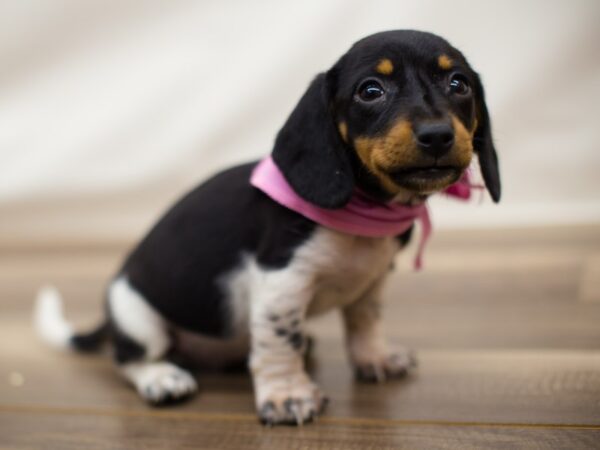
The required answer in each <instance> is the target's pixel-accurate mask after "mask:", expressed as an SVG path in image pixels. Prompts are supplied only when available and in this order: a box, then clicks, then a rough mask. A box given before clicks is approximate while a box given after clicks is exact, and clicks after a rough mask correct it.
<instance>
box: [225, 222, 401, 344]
mask: <svg viewBox="0 0 600 450" xmlns="http://www.w3.org/2000/svg"><path fill="white" fill-rule="evenodd" d="M398 247H399V244H398V242H397V240H396V239H394V238H367V237H358V236H350V235H347V234H343V233H338V232H336V231H332V230H329V229H327V228H323V227H320V228H318V229H317V230H316V231H315V233H314V234H313V236H312V237H311V238H310V239H309V240H308V241H307V242H305V243H304V244H303V245H302V246H301V247H299V248H298V249H297V251H296V253H295V254H294V256H293V258H292V260H291V261H290V262H289V264H288V265H287V266H286V267H285V268H282V269H277V270H273V269H265V268H262V267H260V266H259V265H258V264H257V263H256V260H255V258H254V257H253V256H252V255H247V256H246V258H245V260H244V262H243V264H242V265H241V266H240V267H238V269H236V270H235V271H234V272H232V273H230V274H228V275H227V276H226V277H225V278H223V279H222V280H221V282H222V286H223V287H224V288H225V290H226V292H227V293H228V304H229V308H230V313H231V315H232V323H233V329H234V332H235V333H240V332H241V333H243V332H244V331H246V330H248V317H249V310H250V303H251V302H260V301H261V298H264V297H273V296H274V295H275V296H277V295H279V296H280V301H279V303H280V305H281V307H282V309H285V308H294V307H302V308H306V312H307V315H309V316H310V315H316V314H321V313H324V312H326V311H328V310H330V309H333V308H339V307H342V306H344V305H348V304H350V303H352V302H353V301H355V300H357V299H358V298H360V296H361V295H362V294H363V293H364V292H365V291H366V290H367V289H368V288H369V287H370V286H371V285H372V284H373V283H374V282H375V281H377V280H378V279H379V278H381V277H382V276H383V275H384V274H385V273H387V271H388V270H389V267H390V264H391V263H392V260H393V258H394V255H395V253H396V252H397V250H398ZM297 292H310V293H311V295H310V297H311V300H310V301H309V302H308V304H301V303H300V304H299V302H301V301H300V299H297V298H295V295H296V294H295V293H297Z"/></svg>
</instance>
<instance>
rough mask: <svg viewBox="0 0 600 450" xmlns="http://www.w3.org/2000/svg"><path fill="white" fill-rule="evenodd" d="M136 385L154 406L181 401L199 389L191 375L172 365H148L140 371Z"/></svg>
mask: <svg viewBox="0 0 600 450" xmlns="http://www.w3.org/2000/svg"><path fill="white" fill-rule="evenodd" d="M135 385H136V388H137V391H138V392H139V394H140V395H141V396H142V397H143V398H144V400H146V401H147V402H148V403H150V404H151V405H154V406H159V405H163V404H167V403H174V402H178V401H181V400H183V399H185V398H187V397H189V396H191V395H192V394H193V393H194V392H196V390H197V389H198V385H197V384H196V380H195V379H194V377H193V376H192V375H191V374H190V373H188V372H186V371H185V370H183V369H180V368H179V367H177V366H175V365H173V364H170V363H155V364H148V365H147V366H146V367H144V368H143V370H140V373H139V375H138V377H137V379H136V380H135Z"/></svg>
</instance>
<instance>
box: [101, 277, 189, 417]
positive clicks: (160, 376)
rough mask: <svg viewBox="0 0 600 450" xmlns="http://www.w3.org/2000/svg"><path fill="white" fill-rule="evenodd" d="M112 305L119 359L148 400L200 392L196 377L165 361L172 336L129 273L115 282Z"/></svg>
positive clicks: (156, 401)
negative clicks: (130, 281) (133, 284)
mask: <svg viewBox="0 0 600 450" xmlns="http://www.w3.org/2000/svg"><path fill="white" fill-rule="evenodd" d="M108 306H109V314H110V318H111V322H112V328H113V330H112V331H113V333H112V334H113V343H114V358H115V361H116V363H117V365H118V366H119V368H120V370H121V372H122V373H123V375H124V376H125V378H126V379H127V380H128V381H129V382H131V384H133V386H134V387H135V388H136V390H137V391H138V393H139V394H140V396H141V397H142V398H143V399H144V400H146V401H147V402H148V403H150V404H153V405H160V404H164V403H170V402H174V401H178V400H182V399H184V398H186V397H189V396H190V395H192V394H193V393H194V392H196V390H197V384H196V380H195V379H194V377H193V376H192V375H191V374H190V373H189V372H187V371H186V370H184V369H182V368H180V367H178V366H176V365H175V364H172V363H170V362H168V361H166V360H165V355H166V353H167V351H168V350H169V347H170V345H171V338H170V336H169V333H168V330H167V324H166V323H165V321H164V319H163V318H162V317H161V316H160V314H158V313H157V312H156V311H155V310H154V309H153V308H152V307H151V306H150V305H149V304H148V302H147V301H146V300H145V299H144V298H143V297H142V295H141V294H140V293H139V292H137V291H136V290H135V289H134V288H133V287H132V286H131V285H130V284H129V282H128V280H127V278H126V277H125V276H121V277H119V278H117V279H116V280H115V281H114V282H113V283H112V284H111V286H110V288H109V291H108Z"/></svg>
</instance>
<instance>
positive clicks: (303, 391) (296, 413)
mask: <svg viewBox="0 0 600 450" xmlns="http://www.w3.org/2000/svg"><path fill="white" fill-rule="evenodd" d="M260 391H261V392H260V393H259V394H258V397H257V409H258V417H259V419H260V421H261V422H262V423H263V424H265V425H269V426H271V425H278V424H282V425H302V424H303V423H308V422H312V421H313V420H314V419H315V418H316V417H317V416H318V415H319V414H321V413H322V412H323V410H324V409H325V407H326V405H327V403H328V399H327V397H325V396H324V395H323V393H322V392H321V390H320V389H319V388H318V387H317V386H316V385H315V384H314V383H312V382H310V381H307V382H303V383H301V384H298V385H296V386H289V387H282V386H279V387H273V388H268V387H267V388H265V387H264V386H263V387H262V388H261V389H260Z"/></svg>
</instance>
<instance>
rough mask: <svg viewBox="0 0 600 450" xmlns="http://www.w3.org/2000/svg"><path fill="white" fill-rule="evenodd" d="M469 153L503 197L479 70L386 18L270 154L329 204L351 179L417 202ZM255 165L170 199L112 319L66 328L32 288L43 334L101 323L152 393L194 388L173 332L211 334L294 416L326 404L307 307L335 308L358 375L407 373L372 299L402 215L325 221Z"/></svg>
mask: <svg viewBox="0 0 600 450" xmlns="http://www.w3.org/2000/svg"><path fill="white" fill-rule="evenodd" d="M474 154H476V155H477V156H478V157H479V162H480V167H481V170H482V173H483V178H484V180H485V183H486V186H487V189H488V190H489V192H490V194H491V196H492V198H493V199H494V200H495V201H498V199H499V198H500V180H499V174H498V163H497V159H496V152H495V150H494V145H493V143H492V136H491V132H490V120H489V117H488V112H487V109H486V105H485V101H484V94H483V88H482V85H481V82H480V80H479V77H478V75H477V74H476V73H475V72H474V71H473V70H472V69H471V67H470V66H469V64H468V63H467V61H466V60H465V58H464V57H463V55H462V54H461V53H460V52H459V51H458V50H456V49H455V48H453V47H452V46H451V45H449V44H448V43H447V42H446V41H445V40H443V39H441V38H440V37H437V36H435V35H433V34H429V33H423V32H418V31H390V32H384V33H379V34H375V35H372V36H369V37H367V38H365V39H363V40H361V41H359V42H357V43H356V44H355V45H354V46H353V47H352V48H351V49H350V50H349V51H348V53H346V54H345V55H343V56H342V57H341V58H340V60H339V61H338V62H337V63H336V64H335V65H334V66H333V67H332V68H331V69H330V70H328V71H327V72H326V73H322V74H320V75H318V76H317V77H316V78H315V80H314V81H313V82H312V83H311V85H310V86H309V88H308V90H307V91H306V93H305V94H304V96H303V97H302V98H301V100H300V102H299V103H298V105H297V106H296V108H295V109H294V111H293V112H292V114H291V116H290V117H289V118H288V120H287V122H286V123H285V125H284V126H283V128H282V129H281V131H280V132H279V134H278V135H277V139H276V141H275V146H274V149H273V152H272V158H273V160H274V161H275V163H276V165H277V167H278V168H279V169H280V171H281V172H282V173H283V175H284V176H285V179H286V180H287V182H288V183H289V185H290V186H291V187H292V189H293V190H294V191H295V193H297V195H298V196H299V197H301V198H302V199H304V200H306V201H308V202H310V203H311V204H312V205H315V206H317V207H320V208H323V209H328V210H332V209H341V208H344V207H345V205H346V204H347V203H348V202H349V201H350V199H351V197H352V196H353V193H355V192H357V191H360V192H361V195H363V196H366V197H367V198H368V199H369V201H370V202H372V204H373V205H381V204H384V203H388V204H389V203H390V202H394V203H401V204H407V205H413V206H414V205H419V204H422V203H423V202H425V201H426V200H427V198H428V196H429V195H431V194H433V193H436V192H439V191H440V190H443V189H445V188H447V187H448V186H450V185H451V184H453V183H454V182H456V181H457V180H459V178H460V177H461V176H462V174H463V172H464V171H465V169H466V168H467V167H468V166H469V164H470V163H471V160H472V157H473V155H474ZM255 166H256V163H251V164H246V165H242V166H238V167H234V168H231V169H229V170H226V171H224V172H221V173H219V174H218V175H216V176H214V177H213V178H211V179H210V180H208V181H206V182H205V183H203V184H202V185H200V186H199V187H197V188H196V189H194V190H193V191H192V192H190V193H189V194H187V195H186V196H185V197H184V198H183V199H181V200H180V201H179V202H178V203H177V204H176V205H175V206H174V207H173V208H172V209H171V210H169V211H168V212H167V214H166V215H165V216H164V217H163V218H162V219H161V220H160V221H159V222H158V223H157V224H156V226H155V227H154V228H153V229H152V230H151V231H150V233H149V234H148V235H147V236H146V237H145V238H144V239H143V241H142V242H141V243H140V244H139V245H138V246H137V247H136V248H135V249H134V250H133V251H132V252H131V254H130V255H129V257H128V258H127V260H126V261H125V263H124V265H123V267H122V268H121V270H120V271H119V272H118V274H117V275H116V276H115V278H114V279H113V281H112V282H111V284H110V286H109V287H108V289H107V307H106V311H107V319H106V323H105V324H104V325H102V326H101V327H100V328H98V329H97V330H96V331H94V332H93V333H90V334H76V333H74V332H73V331H72V330H71V328H70V326H69V325H68V324H67V323H66V322H65V321H64V319H63V318H62V315H61V311H60V303H59V298H58V294H57V293H56V292H55V291H52V290H45V291H42V293H41V295H40V299H39V302H38V307H37V310H36V312H37V314H36V319H37V325H38V327H39V330H40V332H41V333H42V335H43V336H44V337H46V338H47V339H48V340H50V341H51V342H53V343H54V344H56V345H62V346H66V347H71V348H75V349H82V350H86V349H88V350H89V349H94V348H96V347H97V346H98V345H99V344H100V342H102V341H104V340H106V339H109V340H110V342H111V345H112V347H113V349H114V357H115V360H116V362H117V364H118V366H119V368H120V371H121V372H122V374H123V375H124V376H125V377H126V379H127V380H129V381H130V382H131V384H133V385H134V386H135V388H136V389H137V391H138V392H139V394H140V395H141V396H142V397H143V398H144V399H145V400H147V401H149V402H151V403H155V404H158V403H163V402H166V401H169V400H176V399H180V398H184V397H187V396H189V395H190V394H192V393H193V392H195V391H196V386H197V385H196V381H195V379H194V377H193V376H192V375H191V374H190V373H188V372H187V371H186V370H184V369H183V368H181V367H179V366H177V365H175V364H174V363H172V362H170V361H168V360H167V355H168V354H169V355H170V354H172V353H173V352H177V351H178V350H179V346H178V343H179V342H180V341H179V339H178V336H181V335H182V334H187V335H189V334H190V333H194V334H197V335H198V336H204V337H210V338H212V342H221V345H222V348H227V351H230V353H229V355H230V356H231V359H232V360H233V359H236V358H238V359H239V358H246V357H247V356H248V355H249V366H250V369H251V372H252V377H253V381H254V387H255V398H256V409H257V411H258V414H259V416H260V418H261V420H263V421H264V422H267V423H271V424H275V423H302V422H305V421H308V420H310V419H311V418H313V417H314V416H316V415H317V414H319V413H320V412H321V411H322V409H323V407H324V404H325V397H324V396H323V394H322V393H321V392H320V390H319V388H318V387H317V386H316V385H315V384H314V383H313V382H312V381H311V379H310V377H309V376H308V374H307V373H306V372H305V370H304V366H303V358H302V353H303V350H304V348H305V338H304V335H303V329H304V322H305V319H306V318H307V317H309V316H312V315H315V314H319V313H322V312H325V311H328V310H330V309H332V308H340V309H341V311H342V314H343V318H344V323H345V328H346V340H347V345H348V354H349V358H350V361H351V363H352V365H353V366H354V368H355V370H356V372H357V373H358V374H359V375H361V376H362V377H365V378H375V379H378V380H382V379H384V378H386V377H388V378H389V377H394V376H397V375H401V374H404V373H405V372H406V370H407V369H408V368H409V366H410V365H411V364H412V360H411V357H410V355H409V354H407V353H406V352H404V351H401V350H397V349H393V348H388V347H387V346H386V344H385V339H384V337H383V335H382V331H381V323H380V316H379V309H380V302H381V298H380V288H381V285H382V282H383V281H384V279H385V277H386V275H387V273H388V272H389V267H390V265H391V263H392V259H393V258H394V255H395V254H396V252H397V251H398V250H399V249H400V248H401V247H402V246H403V245H404V244H405V243H406V241H407V240H408V238H409V236H410V230H408V231H407V232H405V233H403V234H402V235H400V236H389V237H377V238H374V237H364V236H356V235H352V234H348V233H343V232H340V231H335V230H333V229H330V228H328V227H325V226H322V225H319V224H317V223H316V222H315V221H313V220H311V219H308V218H307V217H305V216H304V215H302V214H299V213H298V212H295V211H293V210H291V209H288V208H286V207H284V206H282V205H280V204H279V203H277V202H275V201H273V200H272V199H271V198H270V197H269V196H267V195H265V194H264V193H263V192H262V191H260V190H259V189H256V188H255V187H253V186H252V185H251V184H250V182H249V179H250V176H251V172H252V170H253V168H254V167H255ZM207 342H208V341H207ZM202 345H204V344H198V346H199V348H198V350H200V353H203V351H202V350H204V349H203V348H202ZM206 345H208V344H206ZM206 351H207V352H208V348H207V349H206ZM226 354H227V353H226V352H225V351H224V350H223V351H219V355H220V356H221V357H223V356H224V355H226Z"/></svg>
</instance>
